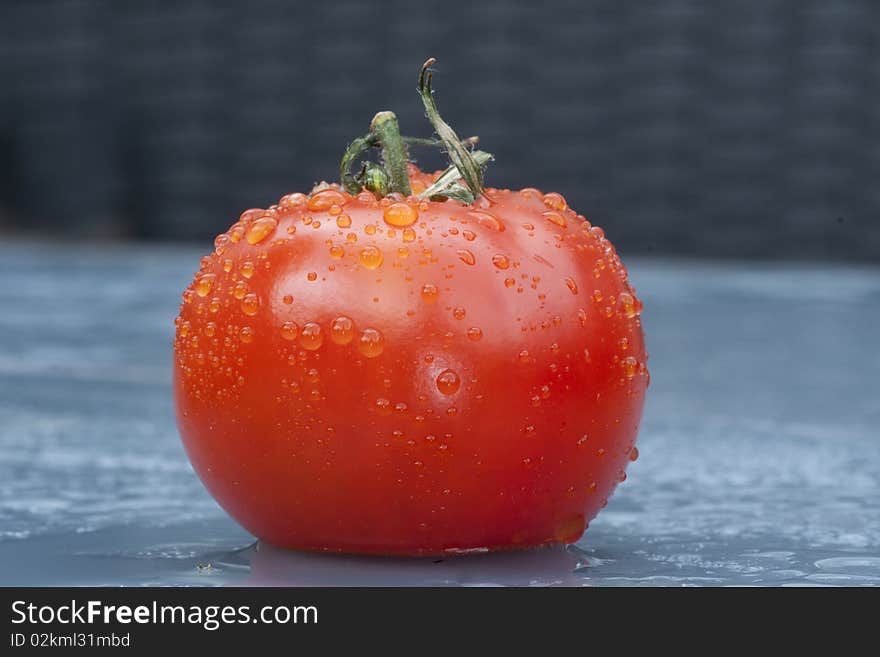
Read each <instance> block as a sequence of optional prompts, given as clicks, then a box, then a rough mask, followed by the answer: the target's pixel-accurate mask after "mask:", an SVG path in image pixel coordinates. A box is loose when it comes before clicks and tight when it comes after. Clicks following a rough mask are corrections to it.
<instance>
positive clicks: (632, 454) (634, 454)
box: [629, 447, 639, 461]
mask: <svg viewBox="0 0 880 657" xmlns="http://www.w3.org/2000/svg"><path fill="white" fill-rule="evenodd" d="M638 458H639V448H638V447H633V448H632V449H631V450H630V451H629V460H630V461H637V460H638Z"/></svg>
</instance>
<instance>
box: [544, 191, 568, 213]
mask: <svg viewBox="0 0 880 657" xmlns="http://www.w3.org/2000/svg"><path fill="white" fill-rule="evenodd" d="M543 201H544V205H546V206H547V207H549V208H553V209H554V210H557V211H559V212H561V211H562V210H565V209H566V208H568V203H566V202H565V197H564V196H562V194H557V193H556V192H550V193H549V194H544V198H543Z"/></svg>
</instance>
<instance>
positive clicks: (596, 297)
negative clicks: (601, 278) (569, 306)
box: [593, 290, 602, 303]
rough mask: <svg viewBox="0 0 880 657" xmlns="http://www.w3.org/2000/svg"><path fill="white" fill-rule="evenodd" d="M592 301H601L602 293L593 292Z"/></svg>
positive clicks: (598, 291)
mask: <svg viewBox="0 0 880 657" xmlns="http://www.w3.org/2000/svg"><path fill="white" fill-rule="evenodd" d="M593 301H595V302H596V303H599V302H601V301H602V292H601V291H600V290H593Z"/></svg>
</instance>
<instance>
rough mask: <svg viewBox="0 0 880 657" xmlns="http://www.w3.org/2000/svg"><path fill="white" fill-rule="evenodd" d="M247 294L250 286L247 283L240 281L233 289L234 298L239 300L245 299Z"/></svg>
mask: <svg viewBox="0 0 880 657" xmlns="http://www.w3.org/2000/svg"><path fill="white" fill-rule="evenodd" d="M247 292H248V286H247V283H245V282H244V281H239V282H238V283H236V284H235V285H234V286H233V288H232V296H234V297H235V298H236V299H238V300H241V299H244V297H245V295H246V294H247Z"/></svg>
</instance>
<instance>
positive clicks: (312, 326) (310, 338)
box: [299, 322, 324, 351]
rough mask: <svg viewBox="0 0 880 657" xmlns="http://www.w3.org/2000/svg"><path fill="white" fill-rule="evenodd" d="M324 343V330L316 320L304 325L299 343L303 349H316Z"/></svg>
mask: <svg viewBox="0 0 880 657" xmlns="http://www.w3.org/2000/svg"><path fill="white" fill-rule="evenodd" d="M323 343H324V332H323V331H322V330H321V327H320V326H319V325H318V324H316V323H315V322H309V323H308V324H305V325H303V327H302V330H301V331H300V332H299V344H300V346H301V347H302V348H303V349H308V350H309V351H315V350H316V349H319V348H320V347H321V345H322V344H323Z"/></svg>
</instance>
